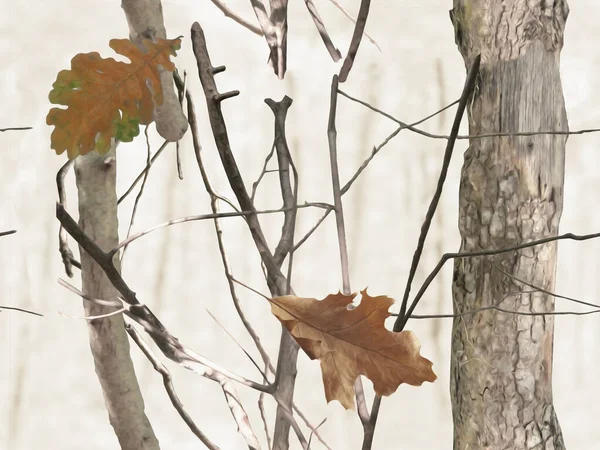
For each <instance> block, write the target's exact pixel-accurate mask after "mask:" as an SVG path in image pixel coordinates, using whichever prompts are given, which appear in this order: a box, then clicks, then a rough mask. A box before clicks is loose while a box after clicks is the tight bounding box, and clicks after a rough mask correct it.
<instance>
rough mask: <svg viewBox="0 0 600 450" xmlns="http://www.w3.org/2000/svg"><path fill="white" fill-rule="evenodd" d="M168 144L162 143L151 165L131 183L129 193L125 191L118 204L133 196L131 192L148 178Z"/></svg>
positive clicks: (153, 156)
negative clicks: (151, 168)
mask: <svg viewBox="0 0 600 450" xmlns="http://www.w3.org/2000/svg"><path fill="white" fill-rule="evenodd" d="M168 144H169V141H164V142H163V143H162V145H161V146H160V147H159V149H158V150H156V153H154V155H152V158H150V164H149V165H148V164H146V166H145V167H144V169H143V170H142V171H141V172H140V173H139V175H138V176H137V177H136V178H135V180H134V181H133V183H131V185H130V186H129V187H128V188H127V191H125V193H124V194H123V195H121V197H119V200H118V201H117V204H121V202H122V201H123V200H125V199H126V198H127V196H128V195H129V194H131V192H132V191H133V189H134V188H135V187H136V186H137V184H138V183H139V182H140V181H142V180H143V179H144V177H145V176H146V172H148V171H149V170H150V167H152V164H154V162H155V161H156V159H157V158H158V157H159V156H160V155H161V153H162V152H163V150H164V149H165V148H167V145H168Z"/></svg>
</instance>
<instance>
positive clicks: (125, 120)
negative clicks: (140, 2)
mask: <svg viewBox="0 0 600 450" xmlns="http://www.w3.org/2000/svg"><path fill="white" fill-rule="evenodd" d="M180 44H181V40H180V39H158V40H157V42H152V41H149V40H145V41H144V47H145V49H146V51H145V52H144V51H142V50H140V49H139V48H138V47H136V45H135V44H134V43H133V42H131V41H130V40H129V39H112V40H111V41H110V44H109V45H110V47H111V48H112V49H113V50H114V51H115V52H117V53H118V54H120V55H123V56H126V57H127V58H128V59H129V61H130V62H129V63H125V62H121V61H116V60H114V59H113V58H108V59H103V58H101V57H100V55H99V54H98V53H97V52H92V53H80V54H78V55H75V56H74V57H73V59H72V60H71V70H61V71H60V72H59V73H58V75H57V77H56V81H55V82H54V84H53V85H52V90H51V91H50V94H49V95H48V98H49V99H50V103H53V104H58V105H64V106H67V108H66V109H61V108H52V109H50V112H49V113H48V116H47V117H46V123H47V124H48V125H54V131H53V132H52V135H51V137H50V140H51V147H52V148H53V149H54V150H55V151H56V153H57V154H59V155H60V154H61V153H63V152H64V151H65V150H66V151H67V155H68V156H69V159H74V158H76V157H77V155H85V154H86V153H89V152H91V151H92V150H94V149H95V150H97V151H98V152H99V153H106V152H107V151H108V150H110V146H111V139H112V138H116V139H118V140H119V141H123V142H131V141H132V140H133V138H134V137H135V136H137V135H138V134H139V132H140V129H139V125H140V124H142V125H148V124H150V123H151V122H152V120H153V113H154V108H155V106H158V105H162V103H163V96H162V85H161V83H160V75H159V72H158V66H159V65H160V66H162V68H163V69H164V70H168V71H173V70H174V69H175V66H174V64H173V63H172V62H171V60H170V58H169V56H170V55H173V56H175V54H176V50H178V49H179V47H180Z"/></svg>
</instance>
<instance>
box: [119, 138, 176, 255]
mask: <svg viewBox="0 0 600 450" xmlns="http://www.w3.org/2000/svg"><path fill="white" fill-rule="evenodd" d="M144 136H145V137H146V169H145V170H144V179H143V180H142V186H141V187H140V190H139V192H138V194H137V195H136V196H135V201H134V202H133V209H132V210H131V218H130V219H129V227H128V228H127V237H126V238H125V240H127V238H129V236H130V235H131V229H132V228H133V222H135V215H136V213H137V209H138V205H139V204H140V200H141V199H142V195H144V188H145V187H146V181H148V175H149V174H150V166H151V165H152V159H151V158H150V153H151V151H150V138H149V137H148V127H146V128H145V129H144ZM177 142H179V141H177ZM126 251H127V244H126V245H124V246H123V251H122V252H121V264H123V259H124V258H125V252H126Z"/></svg>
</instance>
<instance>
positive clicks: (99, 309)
mask: <svg viewBox="0 0 600 450" xmlns="http://www.w3.org/2000/svg"><path fill="white" fill-rule="evenodd" d="M116 172H117V161H116V157H115V149H114V146H113V149H112V150H111V151H110V152H109V153H107V154H106V155H99V154H98V153H96V152H95V151H93V152H91V153H88V154H87V155H84V156H79V157H78V158H77V159H76V160H75V179H76V181H77V192H78V197H79V225H80V226H81V228H82V230H83V232H84V233H85V234H87V235H88V236H89V237H90V238H91V239H92V240H93V241H94V242H95V243H96V244H97V245H98V246H99V247H100V248H101V249H102V250H104V251H108V250H110V249H111V248H114V247H116V246H117V244H118V243H119V234H118V220H117V194H116V191H115V182H116ZM79 253H80V254H81V280H82V285H83V292H84V293H85V294H87V295H89V296H90V297H93V298H98V299H103V300H113V299H114V298H115V297H116V295H117V291H116V289H115V288H114V287H113V285H112V284H111V282H110V281H109V279H108V278H107V277H106V275H105V274H104V272H103V270H102V269H101V268H100V266H99V265H98V264H96V262H95V261H94V260H93V259H92V258H91V257H90V256H89V255H88V254H87V253H86V252H85V250H83V249H81V248H80V249H79ZM118 255H119V254H118V253H117V254H116V255H115V258H114V261H115V267H116V268H117V270H119V269H120V264H119V259H118ZM83 304H84V308H85V312H86V315H88V316H95V315H100V314H106V313H108V312H111V311H114V309H115V308H111V307H106V306H100V305H97V304H93V303H90V302H87V301H84V302H83ZM88 330H89V338H90V348H91V350H92V355H93V357H94V366H95V368H96V375H97V376H98V380H99V381H100V385H101V386H102V393H103V395H104V403H105V405H106V409H107V411H108V417H109V420H110V424H111V425H112V426H113V428H114V430H115V434H116V435H117V438H118V439H119V444H120V446H121V449H122V450H159V448H160V447H159V445H158V440H157V439H156V436H155V435H154V431H153V430H152V426H151V425H150V422H149V421H148V418H147V417H146V414H145V413H144V399H143V398H142V393H141V391H140V387H139V384H138V381H137V378H136V375H135V371H134V368H133V363H132V361H131V357H130V355H129V337H128V335H127V332H126V331H125V328H124V326H123V316H122V315H121V314H118V315H116V316H111V317H107V318H103V319H96V320H91V321H89V322H88Z"/></svg>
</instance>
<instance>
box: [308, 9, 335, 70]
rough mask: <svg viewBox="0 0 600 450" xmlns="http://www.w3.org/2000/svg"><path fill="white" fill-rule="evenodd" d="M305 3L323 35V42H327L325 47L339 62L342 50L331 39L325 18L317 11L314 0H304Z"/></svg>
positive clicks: (332, 57)
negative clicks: (324, 21)
mask: <svg viewBox="0 0 600 450" xmlns="http://www.w3.org/2000/svg"><path fill="white" fill-rule="evenodd" d="M304 3H305V4H306V7H307V8H308V12H309V13H310V16H311V17H312V19H313V22H314V24H315V26H316V27H317V31H318V32H319V35H321V39H322V40H323V44H325V48H326V49H327V51H328V52H329V55H330V56H331V59H333V61H334V62H338V61H339V60H340V59H342V54H341V53H340V51H339V50H338V49H337V48H336V46H335V45H334V44H333V42H332V41H331V37H330V36H329V33H327V30H326V29H325V24H324V23H323V19H321V16H319V12H318V11H317V8H316V6H315V5H314V3H313V2H312V0H304Z"/></svg>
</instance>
